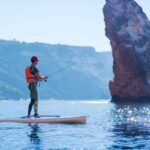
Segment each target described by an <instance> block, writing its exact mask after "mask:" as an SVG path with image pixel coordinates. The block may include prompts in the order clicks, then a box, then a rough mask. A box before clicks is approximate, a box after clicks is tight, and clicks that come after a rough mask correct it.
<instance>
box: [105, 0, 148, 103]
mask: <svg viewBox="0 0 150 150" xmlns="http://www.w3.org/2000/svg"><path fill="white" fill-rule="evenodd" d="M103 12H104V20H105V25H106V28H105V32H106V36H107V37H108V38H109V40H110V44H111V47H112V52H113V58H114V62H113V72H114V79H113V80H112V81H110V82H109V88H110V93H111V96H112V101H116V102H117V101H119V102H135V101H136V102H144V101H149V102H150V22H149V20H148V18H147V17H146V15H145V14H144V12H143V10H142V8H141V7H140V6H139V5H138V4H137V3H136V2H135V1H134V0H106V4H105V6H104V9H103Z"/></svg>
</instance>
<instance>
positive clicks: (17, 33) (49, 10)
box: [0, 0, 150, 51]
mask: <svg viewBox="0 0 150 150" xmlns="http://www.w3.org/2000/svg"><path fill="white" fill-rule="evenodd" d="M136 2H137V3H138V4H140V5H141V6H142V8H143V10H144V12H145V13H146V14H147V16H148V18H150V9H149V0H136ZM104 4H105V0H0V39H5V40H14V39H15V40H17V41H21V42H22V41H25V42H43V43H49V44H58V43H59V44H67V45H78V46H92V47H94V48H95V49H96V51H111V47H110V44H109V40H108V39H107V37H106V36H105V24H104V18H103V12H102V8H103V6H104Z"/></svg>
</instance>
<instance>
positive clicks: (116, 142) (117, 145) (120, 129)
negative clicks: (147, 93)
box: [109, 104, 150, 150]
mask: <svg viewBox="0 0 150 150" xmlns="http://www.w3.org/2000/svg"><path fill="white" fill-rule="evenodd" d="M112 114H113V118H114V119H115V121H114V125H113V128H112V132H113V137H112V139H113V144H112V145H111V146H110V148H109V149H110V150H115V149H117V150H118V149H119V150H122V149H127V150H128V149H134V150H137V149H141V150H144V149H145V150H147V149H149V148H150V147H149V142H150V130H149V127H150V124H149V123H150V120H149V119H150V118H149V117H148V115H149V114H150V107H149V105H146V104H142V105H141V104H128V105H125V104H119V105H115V109H114V112H113V113H112Z"/></svg>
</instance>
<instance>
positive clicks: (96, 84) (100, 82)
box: [0, 40, 112, 99]
mask: <svg viewBox="0 0 150 150" xmlns="http://www.w3.org/2000/svg"><path fill="white" fill-rule="evenodd" d="M32 55H36V56H38V57H39V59H40V61H39V64H38V66H37V67H38V68H39V70H40V73H41V75H49V76H50V77H49V79H48V81H47V82H41V83H40V85H39V89H38V91H39V98H40V99H52V98H53V99H106V98H110V94H109V89H108V82H109V80H110V79H111V78H112V55H111V52H96V51H95V50H94V48H92V47H81V46H67V45H60V44H57V45H50V44H44V43H25V42H22V43H21V42H17V41H5V40H0V99H20V98H25V99H26V98H29V91H28V89H27V84H26V80H25V75H24V70H25V68H26V66H27V65H30V58H31V56H32ZM55 73H56V74H55Z"/></svg>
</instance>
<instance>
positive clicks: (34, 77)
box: [25, 56, 48, 118]
mask: <svg viewBox="0 0 150 150" xmlns="http://www.w3.org/2000/svg"><path fill="white" fill-rule="evenodd" d="M38 61H39V60H38V57H36V56H32V58H31V66H27V67H26V70H25V74H26V80H27V83H28V88H29V90H30V98H31V101H30V104H29V107H28V118H30V114H31V110H32V106H33V104H34V117H39V114H38V92H37V84H38V81H46V80H47V78H48V77H47V76H45V77H41V75H40V73H39V70H38V69H37V68H36V65H37V64H38Z"/></svg>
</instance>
